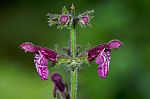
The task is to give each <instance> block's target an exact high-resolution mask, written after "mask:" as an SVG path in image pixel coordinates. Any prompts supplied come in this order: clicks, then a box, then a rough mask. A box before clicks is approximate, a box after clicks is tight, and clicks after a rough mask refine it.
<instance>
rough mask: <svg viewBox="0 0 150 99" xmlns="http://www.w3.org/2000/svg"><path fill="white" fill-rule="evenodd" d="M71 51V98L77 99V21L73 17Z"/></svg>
mask: <svg viewBox="0 0 150 99" xmlns="http://www.w3.org/2000/svg"><path fill="white" fill-rule="evenodd" d="M70 52H71V58H72V65H71V68H70V73H71V78H70V80H71V99H76V95H77V77H78V74H77V70H78V66H77V64H76V29H75V23H74V21H73V19H72V24H71V28H70Z"/></svg>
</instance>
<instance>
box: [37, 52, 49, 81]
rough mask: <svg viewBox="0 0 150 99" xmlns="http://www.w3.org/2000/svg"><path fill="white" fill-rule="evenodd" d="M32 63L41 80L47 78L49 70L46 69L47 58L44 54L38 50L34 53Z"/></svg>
mask: <svg viewBox="0 0 150 99" xmlns="http://www.w3.org/2000/svg"><path fill="white" fill-rule="evenodd" d="M34 63H35V66H36V69H37V72H38V73H39V75H40V77H41V79H42V80H47V79H48V75H49V71H48V60H47V59H46V58H45V56H44V55H43V54H42V53H41V52H40V51H39V53H38V54H37V53H35V57H34Z"/></svg>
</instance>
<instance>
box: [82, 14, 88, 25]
mask: <svg viewBox="0 0 150 99" xmlns="http://www.w3.org/2000/svg"><path fill="white" fill-rule="evenodd" d="M89 22H90V18H89V16H82V17H81V23H82V24H83V25H87V24H88V23H89Z"/></svg>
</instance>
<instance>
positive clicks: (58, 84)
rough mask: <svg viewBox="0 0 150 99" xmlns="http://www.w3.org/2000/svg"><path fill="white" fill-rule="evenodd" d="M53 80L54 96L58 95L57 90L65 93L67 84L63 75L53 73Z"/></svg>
mask: <svg viewBox="0 0 150 99" xmlns="http://www.w3.org/2000/svg"><path fill="white" fill-rule="evenodd" d="M51 80H52V82H53V83H54V89H53V95H54V97H56V92H57V90H58V91H59V92H61V93H63V92H64V91H65V87H66V85H65V84H64V83H63V81H62V77H61V75H60V74H58V73H54V74H52V76H51Z"/></svg>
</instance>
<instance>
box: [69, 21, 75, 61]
mask: <svg viewBox="0 0 150 99" xmlns="http://www.w3.org/2000/svg"><path fill="white" fill-rule="evenodd" d="M70 50H71V56H72V58H73V60H74V59H75V58H76V30H75V24H74V23H73V24H72V26H71V31H70Z"/></svg>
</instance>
